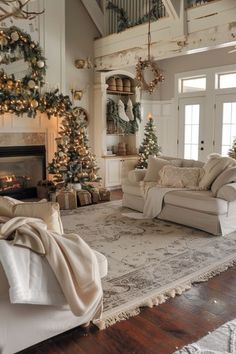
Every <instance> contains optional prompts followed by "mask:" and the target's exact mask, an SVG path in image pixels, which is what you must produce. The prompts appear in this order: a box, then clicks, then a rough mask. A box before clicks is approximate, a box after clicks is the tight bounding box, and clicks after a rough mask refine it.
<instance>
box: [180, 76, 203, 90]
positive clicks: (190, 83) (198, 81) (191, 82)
mask: <svg viewBox="0 0 236 354" xmlns="http://www.w3.org/2000/svg"><path fill="white" fill-rule="evenodd" d="M181 86H182V93H186V92H196V91H204V90H206V77H196V78H192V79H182V85H181Z"/></svg>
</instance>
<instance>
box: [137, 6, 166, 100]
mask: <svg viewBox="0 0 236 354" xmlns="http://www.w3.org/2000/svg"><path fill="white" fill-rule="evenodd" d="M150 2H151V0H149V20H148V58H147V60H142V58H139V61H138V63H137V64H136V79H137V86H138V87H141V89H142V90H144V91H148V92H149V93H150V94H152V93H153V91H154V90H155V89H156V88H157V85H158V83H159V82H163V81H164V75H163V73H162V72H161V70H160V69H159V68H158V66H157V63H156V62H155V61H154V60H153V59H152V58H151V43H152V40H151V15H150ZM147 69H149V70H150V71H151V72H152V74H153V80H151V81H150V82H147V81H146V80H145V77H144V72H145V70H147Z"/></svg>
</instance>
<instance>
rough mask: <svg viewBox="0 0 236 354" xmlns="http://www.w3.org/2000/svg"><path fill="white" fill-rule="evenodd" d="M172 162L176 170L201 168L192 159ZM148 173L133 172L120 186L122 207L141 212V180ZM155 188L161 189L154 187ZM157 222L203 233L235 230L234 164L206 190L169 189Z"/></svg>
mask: <svg viewBox="0 0 236 354" xmlns="http://www.w3.org/2000/svg"><path fill="white" fill-rule="evenodd" d="M161 159H164V160H167V161H168V160H171V161H173V162H174V163H175V165H176V166H179V167H202V168H204V163H203V162H201V161H195V160H186V159H177V158H175V157H169V156H161ZM146 174H147V170H145V169H144V170H137V169H136V170H132V171H130V172H129V174H128V178H127V179H126V180H124V181H123V183H122V190H123V206H125V207H128V208H131V209H134V210H137V211H139V212H143V208H144V202H145V200H144V195H145V192H144V188H143V186H144V180H145V176H146ZM154 188H160V187H158V186H154ZM158 218H159V219H162V220H168V221H172V222H176V223H179V224H183V225H186V226H191V227H194V228H197V229H201V230H204V231H206V232H209V233H211V234H214V235H222V234H223V235H225V234H229V233H231V232H233V231H236V164H235V165H234V163H233V164H231V165H230V166H228V167H227V168H225V169H224V170H223V171H222V172H221V173H220V174H219V175H218V176H217V178H216V179H215V180H214V181H213V183H212V184H211V186H210V187H209V189H208V190H178V188H176V190H172V191H170V192H168V193H167V194H166V195H165V197H164V200H163V208H162V211H161V213H160V214H159V215H158Z"/></svg>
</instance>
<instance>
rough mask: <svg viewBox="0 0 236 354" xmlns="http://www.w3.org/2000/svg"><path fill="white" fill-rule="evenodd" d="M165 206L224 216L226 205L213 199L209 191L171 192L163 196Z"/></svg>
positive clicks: (224, 202)
mask: <svg viewBox="0 0 236 354" xmlns="http://www.w3.org/2000/svg"><path fill="white" fill-rule="evenodd" d="M164 202H165V204H170V205H174V206H178V207H182V208H186V209H191V210H196V211H199V212H202V213H208V214H215V215H218V214H226V213H227V211H228V203H227V202H226V201H225V200H223V199H219V198H214V197H213V196H212V193H211V191H171V192H169V193H167V194H166V195H165V198H164Z"/></svg>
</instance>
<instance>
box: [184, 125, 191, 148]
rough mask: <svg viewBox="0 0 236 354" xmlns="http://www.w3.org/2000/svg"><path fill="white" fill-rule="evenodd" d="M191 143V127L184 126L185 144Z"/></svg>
mask: <svg viewBox="0 0 236 354" xmlns="http://www.w3.org/2000/svg"><path fill="white" fill-rule="evenodd" d="M191 141H192V126H191V125H185V144H191Z"/></svg>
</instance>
